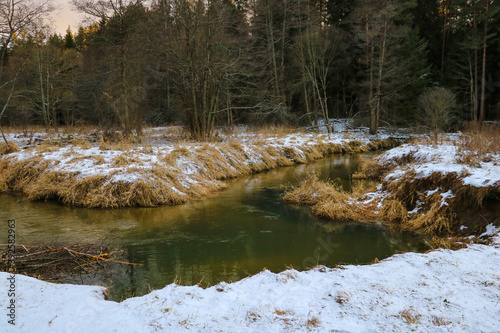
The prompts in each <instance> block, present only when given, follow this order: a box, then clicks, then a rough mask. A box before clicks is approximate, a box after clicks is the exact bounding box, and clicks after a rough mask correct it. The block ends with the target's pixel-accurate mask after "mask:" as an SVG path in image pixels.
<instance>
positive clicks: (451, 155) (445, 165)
mask: <svg viewBox="0 0 500 333" xmlns="http://www.w3.org/2000/svg"><path fill="white" fill-rule="evenodd" d="M457 153H458V147H457V146H456V144H455V143H454V142H453V141H449V142H444V143H441V144H439V145H425V144H419V145H411V144H405V145H402V146H400V147H397V148H394V149H391V150H389V151H387V152H386V153H384V154H382V155H381V156H379V157H377V160H378V161H379V162H381V163H382V164H388V165H393V166H396V165H398V160H400V159H404V158H405V157H408V156H412V157H413V160H414V163H410V164H407V163H406V164H404V165H402V166H400V167H397V168H395V169H394V170H393V171H392V172H391V173H390V174H388V175H387V176H386V180H391V179H398V178H401V177H402V176H403V175H404V174H405V173H406V172H407V171H408V170H412V171H414V172H415V176H416V178H425V177H428V176H430V175H431V174H433V173H441V174H443V175H444V174H447V173H456V174H457V175H458V176H459V177H460V178H461V180H462V183H463V184H464V185H469V186H474V187H490V186H493V187H495V186H500V152H499V153H498V154H496V155H493V156H490V157H491V160H490V161H489V162H480V163H479V166H471V165H465V164H462V163H460V162H459V161H457ZM432 194H433V193H431V194H429V195H432Z"/></svg>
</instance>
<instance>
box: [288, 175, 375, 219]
mask: <svg viewBox="0 0 500 333" xmlns="http://www.w3.org/2000/svg"><path fill="white" fill-rule="evenodd" d="M283 199H284V200H286V201H291V202H295V203H300V204H306V205H311V206H312V210H313V212H314V213H315V214H316V215H318V216H321V217H325V218H328V219H331V220H335V221H353V220H358V219H362V218H364V217H365V215H366V214H367V212H366V211H364V210H363V207H362V206H361V205H359V204H358V203H356V202H354V200H353V198H352V197H351V196H350V195H349V194H348V193H346V192H345V191H344V190H342V189H340V188H339V187H338V186H336V185H335V184H333V183H329V182H328V183H327V182H322V181H320V180H319V179H318V175H317V174H314V173H313V174H310V175H309V176H308V177H307V179H306V180H304V181H303V182H302V183H301V184H300V186H299V187H291V188H290V189H289V190H288V192H287V193H286V194H285V196H284V197H283Z"/></svg>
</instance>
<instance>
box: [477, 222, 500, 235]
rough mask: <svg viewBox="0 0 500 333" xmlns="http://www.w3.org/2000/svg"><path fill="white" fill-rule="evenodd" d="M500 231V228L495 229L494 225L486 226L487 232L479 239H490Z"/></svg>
mask: <svg viewBox="0 0 500 333" xmlns="http://www.w3.org/2000/svg"><path fill="white" fill-rule="evenodd" d="M499 231H500V228H497V227H495V226H494V225H493V224H491V223H490V224H488V225H487V226H486V231H485V232H483V233H482V234H481V235H480V236H479V237H488V236H493V235H495V234H497V233H498V232H499Z"/></svg>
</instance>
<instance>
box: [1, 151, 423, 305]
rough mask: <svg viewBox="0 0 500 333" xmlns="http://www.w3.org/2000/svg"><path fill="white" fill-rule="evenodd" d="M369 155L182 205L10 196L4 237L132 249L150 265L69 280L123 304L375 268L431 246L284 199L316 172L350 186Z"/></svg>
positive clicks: (127, 252)
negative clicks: (187, 290) (191, 288)
mask: <svg viewBox="0 0 500 333" xmlns="http://www.w3.org/2000/svg"><path fill="white" fill-rule="evenodd" d="M359 158H360V155H335V156H332V157H328V158H325V159H323V160H320V161H318V162H315V163H311V164H307V165H298V166H292V167H286V168H281V169H279V170H271V171H268V172H264V173H261V174H256V175H251V176H247V177H242V178H239V179H236V180H231V181H229V182H228V185H229V186H228V188H227V189H226V190H224V191H222V192H220V193H217V194H216V195H214V196H212V197H210V198H206V199H203V200H199V201H195V202H191V203H189V204H186V205H180V206H172V207H170V206H169V207H156V208H127V209H117V210H100V209H85V208H73V207H66V206H63V205H60V204H58V203H56V202H31V201H29V200H27V199H26V198H24V197H22V196H18V195H12V194H0V207H1V209H0V220H1V221H5V223H1V224H0V235H6V233H7V220H8V219H15V220H16V221H17V227H16V235H17V239H16V240H17V244H18V245H20V244H55V243H57V244H67V245H71V244H75V243H78V244H87V243H97V244H104V245H114V246H117V247H119V248H121V249H123V251H124V260H126V261H129V262H134V263H141V264H143V265H142V266H131V265H123V264H113V265H111V271H107V272H106V274H105V275H102V273H99V274H96V275H94V274H84V275H82V276H78V277H71V278H68V279H65V280H63V281H60V282H70V283H85V284H101V285H104V286H106V287H108V289H109V291H110V294H109V298H110V299H113V300H120V299H124V298H128V297H131V296H139V295H144V294H146V293H148V292H149V291H150V290H153V289H159V288H162V287H164V286H165V285H167V284H170V283H172V282H174V281H176V282H177V283H179V284H183V285H193V284H197V283H200V282H201V283H200V285H202V286H207V285H214V284H217V283H219V282H220V281H226V282H231V281H237V280H240V279H242V278H245V277H247V276H249V275H253V274H256V273H258V272H260V271H262V270H263V269H264V268H267V269H269V270H271V271H273V272H280V271H283V270H285V269H286V268H287V267H293V268H295V269H298V270H304V269H308V268H310V267H312V266H315V265H317V264H320V265H325V266H329V267H334V266H336V265H339V264H365V263H370V262H373V260H374V259H375V258H378V259H383V258H386V257H388V256H391V255H393V254H394V253H399V252H406V251H424V250H426V249H427V247H426V245H425V243H424V242H423V241H422V240H421V239H419V238H418V237H416V236H414V235H411V234H408V233H401V232H396V231H393V230H388V229H387V228H385V227H383V226H381V225H377V224H370V225H368V224H361V223H335V222H331V221H326V220H323V219H320V218H317V217H315V216H313V215H312V214H311V212H310V208H309V207H303V206H299V205H295V204H290V203H287V202H284V201H283V200H282V199H281V196H282V195H283V192H284V188H283V186H284V185H289V184H292V185H298V183H299V182H300V181H301V180H303V179H304V178H305V177H306V176H307V174H308V173H310V172H317V173H318V174H319V175H320V178H322V179H325V180H326V179H332V180H335V181H337V182H339V183H342V185H343V186H344V188H346V189H348V188H349V187H350V185H351V183H350V177H349V176H350V175H351V174H352V173H353V172H354V171H355V169H356V166H357V164H358V162H359ZM2 238H5V239H6V236H5V237H2ZM2 238H0V239H2ZM0 243H4V241H2V240H0Z"/></svg>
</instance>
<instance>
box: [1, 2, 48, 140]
mask: <svg viewBox="0 0 500 333" xmlns="http://www.w3.org/2000/svg"><path fill="white" fill-rule="evenodd" d="M52 10H53V7H52V5H51V0H0V89H7V90H8V91H9V93H8V95H7V98H6V100H5V101H4V102H3V106H2V109H1V111H0V121H1V119H2V117H3V115H4V113H5V110H6V109H7V107H8V105H9V103H10V102H11V100H12V98H13V95H14V87H15V83H16V79H17V77H18V74H19V72H20V71H21V70H22V67H21V68H17V73H16V74H15V75H13V76H12V77H11V78H10V79H8V80H6V79H5V78H4V67H5V65H6V63H7V58H8V54H9V49H10V48H11V44H12V42H13V40H14V39H15V37H16V35H18V34H19V33H20V32H22V31H26V32H31V31H34V30H35V29H36V28H37V27H38V26H40V25H41V23H42V22H43V20H44V19H45V16H46V15H47V14H48V13H49V12H51V11H52ZM0 132H1V134H2V138H3V140H4V141H5V142H6V143H7V139H6V138H5V135H4V133H3V130H2V127H1V126H0Z"/></svg>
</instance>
